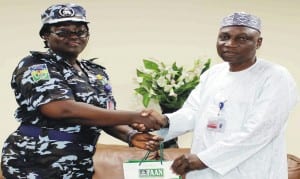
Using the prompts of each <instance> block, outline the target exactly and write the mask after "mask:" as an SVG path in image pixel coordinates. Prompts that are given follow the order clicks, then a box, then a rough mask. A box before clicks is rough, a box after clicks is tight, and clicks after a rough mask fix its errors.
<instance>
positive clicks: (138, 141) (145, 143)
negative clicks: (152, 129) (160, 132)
mask: <svg viewBox="0 0 300 179" xmlns="http://www.w3.org/2000/svg"><path fill="white" fill-rule="evenodd" d="M161 141H163V138H161V137H160V136H157V135H153V134H149V133H136V134H135V135H134V136H132V138H131V141H130V142H131V144H132V145H133V146H134V147H138V148H141V149H145V150H150V151H156V150H158V149H159V144H160V142H161Z"/></svg>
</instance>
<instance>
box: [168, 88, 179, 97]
mask: <svg viewBox="0 0 300 179" xmlns="http://www.w3.org/2000/svg"><path fill="white" fill-rule="evenodd" d="M169 96H174V97H177V94H176V93H175V92H174V90H173V88H171V90H170V92H169Z"/></svg>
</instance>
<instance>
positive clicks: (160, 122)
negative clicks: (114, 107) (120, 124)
mask: <svg viewBox="0 0 300 179" xmlns="http://www.w3.org/2000/svg"><path fill="white" fill-rule="evenodd" d="M133 121H134V122H133V123H132V124H131V125H130V126H131V127H132V128H134V129H136V130H138V131H140V132H149V131H154V130H159V129H160V128H163V127H166V126H168V125H169V120H168V118H167V116H165V115H162V114H161V113H159V112H157V111H155V110H153V109H144V110H142V111H141V112H140V113H139V116H137V117H135V118H134V119H133Z"/></svg>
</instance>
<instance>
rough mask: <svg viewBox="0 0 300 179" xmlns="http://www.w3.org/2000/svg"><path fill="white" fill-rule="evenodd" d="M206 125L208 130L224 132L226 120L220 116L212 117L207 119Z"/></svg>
mask: <svg viewBox="0 0 300 179" xmlns="http://www.w3.org/2000/svg"><path fill="white" fill-rule="evenodd" d="M206 127H207V129H208V130H209V131H214V132H224V131H225V127H226V121H225V120H224V118H222V117H220V116H217V117H212V118H211V119H209V120H208V122H207V126H206Z"/></svg>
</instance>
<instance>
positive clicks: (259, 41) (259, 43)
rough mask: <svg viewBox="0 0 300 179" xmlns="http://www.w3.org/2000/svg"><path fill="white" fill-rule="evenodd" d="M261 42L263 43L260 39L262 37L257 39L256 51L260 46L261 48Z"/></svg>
mask: <svg viewBox="0 0 300 179" xmlns="http://www.w3.org/2000/svg"><path fill="white" fill-rule="evenodd" d="M262 41H263V38H262V37H259V38H258V39H257V43H256V49H259V48H260V46H261V44H262Z"/></svg>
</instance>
